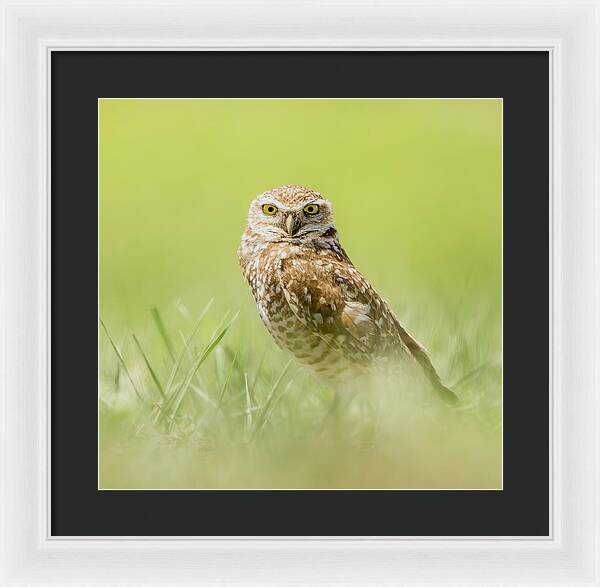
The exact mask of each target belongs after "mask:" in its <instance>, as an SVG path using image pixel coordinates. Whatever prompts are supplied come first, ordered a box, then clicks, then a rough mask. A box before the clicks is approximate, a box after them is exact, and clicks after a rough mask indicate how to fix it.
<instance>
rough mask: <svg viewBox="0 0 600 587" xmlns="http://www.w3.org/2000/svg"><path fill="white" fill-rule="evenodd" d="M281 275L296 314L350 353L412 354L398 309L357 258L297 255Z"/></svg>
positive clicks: (366, 357)
mask: <svg viewBox="0 0 600 587" xmlns="http://www.w3.org/2000/svg"><path fill="white" fill-rule="evenodd" d="M279 278H280V285H281V288H282V291H283V294H284V296H285V298H286V300H287V302H288V304H289V306H290V308H291V310H292V311H293V312H294V314H295V316H296V317H297V318H298V319H299V320H300V321H301V322H302V323H303V324H305V325H306V326H307V327H308V328H310V329H311V330H312V331H313V332H314V333H316V334H318V335H319V336H321V337H322V338H323V339H324V340H326V341H328V342H329V343H330V344H332V345H334V346H336V347H338V348H340V349H341V350H342V351H343V352H344V353H345V354H346V355H347V356H348V357H349V358H352V359H355V360H361V361H370V360H373V359H376V358H378V357H383V356H386V355H394V354H406V355H410V351H409V349H408V347H407V346H406V344H405V343H404V342H403V340H402V337H401V336H400V332H399V331H398V328H397V320H396V319H395V317H394V315H393V313H392V311H391V310H390V308H389V307H388V305H387V304H386V303H385V301H384V300H383V299H382V298H381V297H380V296H379V294H378V293H377V292H376V291H375V290H374V289H373V287H372V286H371V285H370V284H369V282H368V281H367V280H366V279H365V278H364V277H363V275H362V274H361V273H360V272H359V271H357V270H356V269H355V268H354V267H353V266H352V265H351V264H349V263H347V262H345V261H341V260H339V259H337V258H331V257H325V258H322V257H321V256H317V255H315V256H312V255H308V256H307V257H306V258H299V257H293V258H291V259H285V260H283V262H282V265H281V268H280V271H279Z"/></svg>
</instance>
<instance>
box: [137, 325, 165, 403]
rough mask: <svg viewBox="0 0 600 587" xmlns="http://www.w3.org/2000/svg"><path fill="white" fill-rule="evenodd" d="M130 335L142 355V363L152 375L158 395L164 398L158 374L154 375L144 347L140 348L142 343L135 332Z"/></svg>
mask: <svg viewBox="0 0 600 587" xmlns="http://www.w3.org/2000/svg"><path fill="white" fill-rule="evenodd" d="M131 336H132V337H133V341H134V342H135V345H136V346H137V348H138V350H139V351H140V354H141V355H142V358H143V359H144V363H145V364H146V368H147V369H148V372H149V373H150V377H152V381H154V384H155V385H156V387H157V388H158V391H159V392H160V395H161V396H162V397H163V399H164V398H165V397H166V396H165V390H164V389H163V386H162V385H161V383H160V380H159V379H158V376H157V375H156V373H155V371H154V369H153V368H152V365H151V364H150V361H149V360H148V357H147V356H146V353H145V352H144V349H143V348H142V345H141V344H140V341H139V340H138V337H137V336H136V335H135V334H132V335H131Z"/></svg>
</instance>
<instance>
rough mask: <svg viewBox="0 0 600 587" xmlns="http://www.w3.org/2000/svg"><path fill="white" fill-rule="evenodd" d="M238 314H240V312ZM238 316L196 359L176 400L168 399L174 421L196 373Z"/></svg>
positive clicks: (177, 393) (235, 317) (176, 394)
mask: <svg viewBox="0 0 600 587" xmlns="http://www.w3.org/2000/svg"><path fill="white" fill-rule="evenodd" d="M238 314H239V312H238ZM238 314H236V315H235V316H234V317H233V319H232V320H231V321H230V322H229V323H228V324H227V325H226V326H224V327H223V328H222V330H221V331H220V332H219V334H218V335H217V336H216V337H214V338H213V340H212V341H211V342H210V343H209V344H208V345H207V346H206V348H205V349H204V351H203V353H202V354H201V355H200V356H199V357H198V358H197V359H196V362H195V363H194V364H193V365H192V367H191V369H190V370H189V371H188V373H187V375H186V377H185V379H184V381H183V383H182V384H181V387H180V388H179V389H178V391H177V392H176V393H175V394H173V397H174V400H173V401H170V400H171V398H167V404H169V405H170V404H174V405H173V411H172V412H171V414H170V418H171V420H172V421H173V420H174V419H175V417H176V416H177V412H178V411H179V407H180V406H181V402H182V401H183V398H184V397H185V395H186V393H187V390H188V388H189V386H190V383H191V381H192V379H193V377H194V375H195V373H196V371H198V369H199V368H200V366H201V365H202V363H204V361H206V359H207V358H208V357H209V355H210V354H211V353H212V351H213V350H214V349H215V347H216V346H217V345H218V344H219V343H220V342H221V340H222V338H223V337H224V336H225V334H227V331H228V330H229V328H231V325H232V324H233V323H234V322H235V320H236V319H237V317H238Z"/></svg>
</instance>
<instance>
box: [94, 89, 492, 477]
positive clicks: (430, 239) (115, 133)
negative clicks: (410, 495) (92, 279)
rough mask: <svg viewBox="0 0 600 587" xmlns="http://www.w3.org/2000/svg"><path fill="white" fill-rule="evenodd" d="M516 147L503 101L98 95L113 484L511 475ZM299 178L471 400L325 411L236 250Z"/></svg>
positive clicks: (106, 402) (355, 404)
mask: <svg viewBox="0 0 600 587" xmlns="http://www.w3.org/2000/svg"><path fill="white" fill-rule="evenodd" d="M500 154H501V104H500V102H499V101H492V100H392V101H388V100H383V101H373V100H351V101H345V100H310V101H303V100H268V101H263V100H256V101H254V100H250V101H244V100H184V101H173V100H150V101H146V100H101V102H100V315H101V319H102V321H103V325H104V326H105V327H106V330H105V329H104V328H103V327H100V331H99V345H100V374H99V385H100V401H99V409H100V487H101V488H140V487H142V488H153V487H169V488H215V487H240V488H254V487H264V488H278V487H292V488H295V487H298V488H302V487H316V488H318V487H332V488H333V487H342V488H354V487H356V488H359V487H365V488H366V487H398V488H415V487H417V488H418V487H422V488H438V487H447V488H470V487H477V488H479V487H481V488H497V487H499V486H500V484H501V436H502V430H501V301H502V297H501V159H500ZM291 182H294V183H301V184H305V185H309V186H311V187H314V188H316V189H319V190H321V191H322V192H323V193H324V195H326V196H327V197H329V198H330V199H331V200H332V201H333V204H334V212H335V214H336V225H337V227H338V229H339V230H340V233H341V240H342V244H343V245H344V246H345V247H346V249H347V251H348V253H349V255H350V257H351V258H352V260H353V261H354V263H355V264H356V265H357V267H358V268H359V269H360V270H361V271H362V272H363V273H365V275H366V276H367V277H368V278H369V279H370V280H371V281H372V282H373V283H374V285H375V286H376V288H377V289H378V290H379V291H380V292H381V293H382V295H383V296H384V297H385V298H387V299H388V301H389V302H390V303H391V305H392V307H393V308H394V310H395V311H396V312H397V314H398V316H399V318H400V320H401V321H402V322H403V324H404V325H405V326H406V327H407V329H408V330H409V331H410V332H411V333H413V334H414V335H415V336H416V337H417V338H418V339H419V340H420V341H422V342H423V343H424V344H425V345H426V346H427V347H428V348H429V350H430V353H431V356H432V359H433V361H434V363H435V365H436V366H437V367H438V369H439V371H440V373H441V375H442V377H443V379H444V381H445V382H446V383H448V384H450V385H454V386H455V387H456V392H457V394H458V395H459V396H460V397H461V400H462V401H461V404H460V407H459V408H458V409H454V410H452V409H449V408H446V407H445V406H444V405H440V404H438V402H436V401H435V399H434V398H432V397H430V396H429V394H427V393H420V391H422V390H416V389H408V388H407V387H406V385H403V383H402V382H401V381H398V382H397V383H394V385H390V384H389V382H378V383H374V384H372V385H371V386H369V387H368V388H367V387H365V389H363V390H361V392H360V393H359V394H358V395H357V396H356V397H355V398H354V399H353V401H352V402H351V403H350V405H349V406H347V407H345V408H344V409H339V410H334V411H333V414H332V415H331V412H332V406H333V403H334V394H333V392H332V390H331V389H328V388H327V387H325V386H323V385H322V384H321V383H319V382H317V381H315V380H314V379H312V378H311V377H310V376H309V375H308V374H307V373H305V372H304V371H303V370H302V369H300V368H299V367H297V366H296V365H295V364H294V363H291V364H289V365H288V357H287V355H285V354H284V353H283V352H281V351H279V350H278V349H277V348H276V347H275V345H274V343H273V342H272V341H271V340H270V338H269V337H268V334H267V333H266V331H265V330H264V327H263V326H262V325H261V324H260V320H259V318H258V315H257V312H256V310H255V308H254V304H253V300H252V299H251V296H250V294H249V292H248V290H247V287H246V285H245V283H244V282H243V280H242V277H241V274H240V271H239V267H238V266H237V259H236V255H235V249H236V247H237V244H238V242H239V238H240V235H241V232H242V229H243V226H244V223H245V214H246V210H247V206H248V204H249V201H250V200H251V199H252V197H253V196H254V195H256V194H257V193H259V192H260V191H263V190H265V189H268V188H270V187H273V186H275V185H279V184H282V183H291ZM213 297H214V298H215V299H214V303H213V304H212V305H211V306H210V307H209V308H208V309H207V311H206V314H205V315H204V317H203V318H202V320H200V321H199V318H200V316H201V315H202V314H203V310H204V309H205V308H206V305H207V303H208V301H209V299H211V298H213ZM238 311H239V316H238V317H237V319H236V320H235V321H234V322H232V323H231V324H230V322H231V320H232V319H233V317H234V315H235V313H236V312H238ZM228 325H229V326H230V327H229V328H228V330H227V331H226V332H223V329H224V328H226V327H227V326H228ZM107 333H108V334H107ZM221 334H222V338H219V337H220V335H221ZM109 335H110V338H109ZM111 339H112V342H111ZM217 339H218V340H217Z"/></svg>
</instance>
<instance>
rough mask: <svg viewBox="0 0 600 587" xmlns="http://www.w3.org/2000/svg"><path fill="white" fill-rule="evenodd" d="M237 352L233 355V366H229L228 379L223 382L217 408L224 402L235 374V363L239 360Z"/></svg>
mask: <svg viewBox="0 0 600 587" xmlns="http://www.w3.org/2000/svg"><path fill="white" fill-rule="evenodd" d="M237 357H238V355H237V352H236V353H235V355H233V361H231V367H230V368H229V373H228V374H227V379H225V383H223V387H222V388H221V392H220V393H219V401H218V402H217V408H218V409H220V408H221V404H222V403H223V398H224V397H225V393H226V391H227V388H228V387H229V382H230V381H231V378H232V377H233V374H234V372H235V364H236V361H237Z"/></svg>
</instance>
